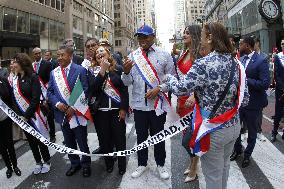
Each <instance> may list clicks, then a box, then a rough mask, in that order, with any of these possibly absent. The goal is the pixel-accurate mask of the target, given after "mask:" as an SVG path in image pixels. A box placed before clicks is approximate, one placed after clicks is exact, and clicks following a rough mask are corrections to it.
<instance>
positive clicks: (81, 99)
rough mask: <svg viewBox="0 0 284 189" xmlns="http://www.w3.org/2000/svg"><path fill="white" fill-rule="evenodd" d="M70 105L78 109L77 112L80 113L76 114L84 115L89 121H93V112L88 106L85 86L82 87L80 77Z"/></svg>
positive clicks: (71, 96)
mask: <svg viewBox="0 0 284 189" xmlns="http://www.w3.org/2000/svg"><path fill="white" fill-rule="evenodd" d="M69 103H70V106H73V107H75V108H76V110H77V111H78V112H76V113H79V114H82V115H83V116H84V117H86V118H87V119H88V120H91V121H93V119H92V116H91V112H90V109H89V106H88V100H87V98H86V96H85V93H84V90H83V86H82V83H81V81H80V78H79V76H78V77H77V80H76V83H75V86H74V88H73V90H72V92H71V95H70V98H69Z"/></svg>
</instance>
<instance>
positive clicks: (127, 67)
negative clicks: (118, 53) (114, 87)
mask: <svg viewBox="0 0 284 189" xmlns="http://www.w3.org/2000/svg"><path fill="white" fill-rule="evenodd" d="M133 65H134V62H133V61H131V60H129V59H128V58H125V59H124V61H123V72H124V73H125V74H129V73H130V70H131V69H132V67H133Z"/></svg>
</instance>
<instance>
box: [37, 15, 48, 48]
mask: <svg viewBox="0 0 284 189" xmlns="http://www.w3.org/2000/svg"><path fill="white" fill-rule="evenodd" d="M48 28H49V25H48V19H46V18H42V17H41V18H40V26H39V34H40V48H42V49H49V48H48V36H49V30H48Z"/></svg>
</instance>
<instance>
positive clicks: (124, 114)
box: [118, 109, 126, 121]
mask: <svg viewBox="0 0 284 189" xmlns="http://www.w3.org/2000/svg"><path fill="white" fill-rule="evenodd" d="M118 117H119V121H121V120H123V121H125V118H126V111H125V110H122V109H120V110H119V115H118Z"/></svg>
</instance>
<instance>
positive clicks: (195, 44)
mask: <svg viewBox="0 0 284 189" xmlns="http://www.w3.org/2000/svg"><path fill="white" fill-rule="evenodd" d="M186 30H188V31H189V35H190V37H191V45H190V47H187V48H189V49H190V53H191V55H192V56H193V57H192V58H193V60H195V59H197V58H200V57H201V56H200V54H199V49H200V41H201V27H200V26H199V25H189V26H187V27H186V28H185V29H184V32H185V31H186Z"/></svg>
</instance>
